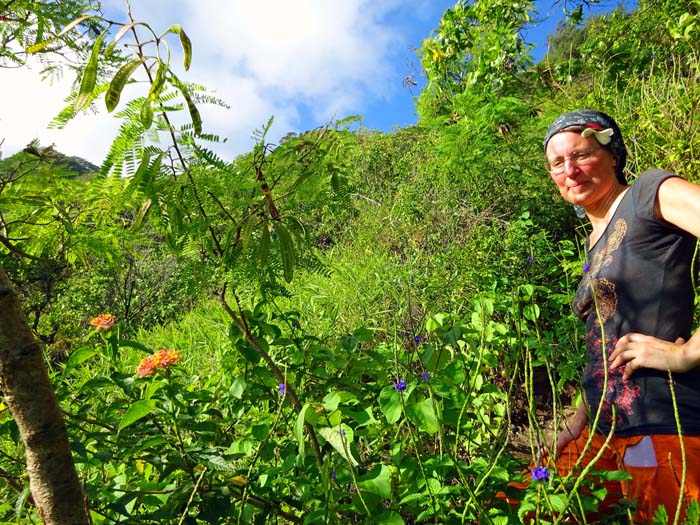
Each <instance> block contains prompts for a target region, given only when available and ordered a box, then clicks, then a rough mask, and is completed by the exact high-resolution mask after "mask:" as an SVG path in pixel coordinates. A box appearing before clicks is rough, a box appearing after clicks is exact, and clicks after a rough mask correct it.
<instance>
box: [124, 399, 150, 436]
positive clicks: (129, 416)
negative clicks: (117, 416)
mask: <svg viewBox="0 0 700 525" xmlns="http://www.w3.org/2000/svg"><path fill="white" fill-rule="evenodd" d="M155 408H156V404H155V401H152V400H140V401H136V402H135V403H134V404H133V405H131V406H130V407H129V410H127V411H126V414H124V416H123V417H122V419H121V421H120V422H119V425H118V426H117V432H121V431H122V430H123V429H125V428H126V427H128V426H129V425H133V424H134V423H136V422H137V421H138V420H139V419H142V418H144V417H146V416H147V415H148V414H150V413H151V412H153V410H155Z"/></svg>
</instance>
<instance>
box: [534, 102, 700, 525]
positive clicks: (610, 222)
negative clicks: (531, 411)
mask: <svg viewBox="0 0 700 525" xmlns="http://www.w3.org/2000/svg"><path fill="white" fill-rule="evenodd" d="M544 149H545V154H546V159H547V166H548V170H549V173H550V175H551V177H552V180H553V181H554V183H555V184H556V185H557V188H558V189H559V192H560V193H561V196H562V197H563V198H564V200H566V201H567V202H569V203H571V204H574V205H576V206H580V207H581V208H583V210H584V211H585V214H586V216H587V217H588V219H589V221H590V223H591V228H592V229H591V233H590V235H589V237H588V238H587V239H586V249H587V253H586V259H587V262H586V265H585V266H584V277H583V280H582V282H581V284H580V286H579V288H578V291H577V293H576V299H575V301H574V310H575V311H576V313H577V314H578V315H579V316H580V317H581V318H582V320H584V321H585V322H586V353H587V367H586V369H585V371H584V374H583V377H582V388H583V391H584V394H585V402H584V403H582V404H581V406H580V407H579V408H578V410H577V412H576V414H575V416H574V417H573V418H572V420H571V421H570V422H569V423H568V425H566V426H565V428H564V430H563V431H562V432H561V433H560V434H559V435H558V438H557V443H556V464H557V468H558V469H559V471H560V473H562V474H564V473H566V472H568V471H569V470H570V469H571V468H573V467H574V465H575V464H576V462H577V460H578V459H579V457H580V456H581V455H582V454H583V456H584V457H583V458H582V459H581V461H582V463H581V465H585V464H586V463H587V462H589V461H590V460H591V458H593V457H594V456H596V454H597V453H598V451H599V450H600V449H601V447H603V448H605V450H604V452H603V455H602V456H601V458H600V460H599V461H598V462H597V463H596V464H595V469H596V470H620V469H624V470H626V471H627V472H628V473H629V474H630V475H631V477H632V479H630V480H629V481H625V482H623V483H621V484H618V485H617V486H615V484H608V486H607V488H608V498H607V499H606V501H604V502H603V503H602V505H601V510H602V512H605V509H606V508H609V506H610V505H611V504H614V503H615V502H616V501H617V500H619V497H620V496H619V493H620V492H621V493H622V494H623V495H624V496H625V497H626V498H627V499H630V500H634V501H636V509H637V510H636V513H635V516H634V520H635V522H636V523H651V522H652V518H653V516H654V513H655V512H656V509H657V507H658V506H659V505H661V504H663V505H664V506H665V508H666V510H667V512H668V515H669V516H670V521H672V520H673V517H674V515H675V511H676V506H677V502H678V498H679V493H680V491H679V487H680V485H681V481H683V480H682V478H683V457H682V452H683V451H682V450H681V439H680V438H679V433H681V434H682V437H683V439H682V442H683V448H684V452H685V457H686V461H687V463H686V465H687V468H686V471H685V472H686V476H685V477H686V479H685V480H684V506H683V509H684V508H685V505H686V504H687V503H688V501H690V500H691V499H700V330H699V331H698V332H696V333H695V335H693V336H692V337H691V328H692V321H693V304H694V290H693V280H692V277H691V273H692V261H693V258H694V253H695V252H694V250H695V245H696V241H697V237H698V236H700V186H697V185H695V184H691V183H690V182H688V181H686V180H684V179H681V178H679V177H677V176H675V175H673V174H671V173H668V172H665V171H661V170H650V171H647V172H644V173H642V174H641V175H640V176H639V177H638V178H637V180H636V181H635V182H634V184H633V185H632V186H628V185H627V182H626V180H625V177H624V174H623V170H624V167H625V161H626V158H627V151H626V149H625V145H624V142H623V140H622V136H621V134H620V129H619V127H618V126H617V124H616V123H615V121H614V120H613V119H612V118H610V117H609V116H608V115H606V114H604V113H600V112H598V111H591V110H579V111H573V112H570V113H566V114H564V115H561V116H560V117H559V118H557V120H555V121H554V123H553V124H552V125H551V126H550V127H549V129H548V131H547V134H546V137H545V140H544ZM593 290H595V294H594V293H593ZM669 374H671V375H672V377H673V382H672V383H671V382H670V381H669ZM671 385H672V388H671ZM674 399H675V402H674ZM674 405H675V406H676V407H677V412H676V411H674ZM679 428H680V432H679ZM590 432H592V433H593V436H592V438H591V444H590V445H589V446H588V448H587V449H586V443H587V442H588V441H589V433H590ZM609 434H611V435H612V438H611V440H610V441H609V444H608V445H607V446H606V445H605V441H606V439H607V438H608V435H609ZM612 492H618V495H617V496H615V495H613V494H611V493H612ZM683 512H684V511H683Z"/></svg>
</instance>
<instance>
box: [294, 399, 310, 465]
mask: <svg viewBox="0 0 700 525" xmlns="http://www.w3.org/2000/svg"><path fill="white" fill-rule="evenodd" d="M310 406H311V405H309V404H308V403H307V404H305V405H304V406H303V407H302V409H301V410H300V411H299V415H298V416H297V420H296V423H294V435H295V436H296V438H297V443H298V444H299V456H300V457H302V458H303V457H304V452H305V451H306V450H305V449H306V443H305V442H304V425H305V423H306V411H307V410H309V407H310Z"/></svg>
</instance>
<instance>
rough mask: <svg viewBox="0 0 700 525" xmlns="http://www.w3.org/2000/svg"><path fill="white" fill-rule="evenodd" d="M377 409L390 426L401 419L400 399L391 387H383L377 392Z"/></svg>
mask: <svg viewBox="0 0 700 525" xmlns="http://www.w3.org/2000/svg"><path fill="white" fill-rule="evenodd" d="M379 408H380V409H381V411H382V414H384V417H385V418H386V421H387V423H389V424H390V425H391V424H393V423H396V422H397V421H398V420H399V418H400V417H401V411H402V406H401V397H400V394H399V392H398V391H397V390H396V389H395V388H394V387H393V386H387V387H384V388H383V389H382V391H381V392H379Z"/></svg>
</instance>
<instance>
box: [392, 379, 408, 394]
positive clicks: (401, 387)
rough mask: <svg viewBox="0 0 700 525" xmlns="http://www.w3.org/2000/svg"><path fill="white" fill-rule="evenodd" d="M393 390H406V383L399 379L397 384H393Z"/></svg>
mask: <svg viewBox="0 0 700 525" xmlns="http://www.w3.org/2000/svg"><path fill="white" fill-rule="evenodd" d="M394 390H398V391H399V392H403V391H404V390H406V381H404V380H403V379H399V380H398V382H396V383H394Z"/></svg>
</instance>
